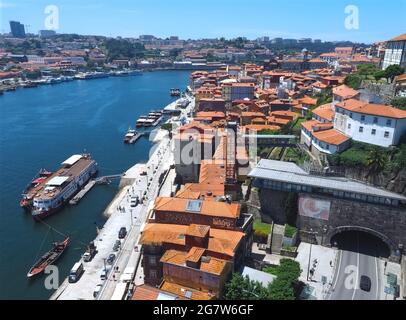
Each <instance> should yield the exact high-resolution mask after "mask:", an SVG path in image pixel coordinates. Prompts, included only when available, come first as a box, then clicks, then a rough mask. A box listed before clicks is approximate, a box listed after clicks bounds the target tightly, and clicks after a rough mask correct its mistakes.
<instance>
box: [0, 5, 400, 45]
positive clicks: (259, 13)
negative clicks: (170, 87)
mask: <svg viewBox="0 0 406 320" xmlns="http://www.w3.org/2000/svg"><path fill="white" fill-rule="evenodd" d="M237 2H238V5H233V6H230V1H229V0H224V1H222V2H221V3H218V2H215V1H213V0H208V1H206V2H205V3H204V5H203V4H202V3H192V4H189V6H188V7H185V6H184V1H182V0H175V1H173V2H171V3H170V4H169V3H166V2H162V1H160V0H153V1H145V0H138V1H136V3H134V1H128V0H122V1H120V5H117V4H113V3H108V2H106V1H104V2H97V1H93V0H91V1H88V2H87V3H86V4H83V3H80V2H79V1H77V0H73V1H69V2H68V1H64V0H57V1H54V2H53V3H52V5H53V6H56V8H57V10H58V11H59V12H58V13H59V19H58V21H57V24H58V29H57V30H56V32H58V33H77V34H82V35H100V36H111V37H117V36H122V37H132V38H136V37H138V36H139V35H142V34H153V35H155V36H157V37H160V38H166V37H170V36H173V35H175V36H179V37H180V38H181V39H202V38H219V37H225V38H235V37H238V36H242V37H246V38H248V39H256V38H259V37H263V36H268V37H270V38H271V39H272V38H275V37H281V38H285V39H286V38H294V39H298V38H312V39H321V40H323V41H353V42H361V43H372V42H377V41H384V40H388V39H391V38H393V37H395V36H397V34H394V33H393V30H399V33H401V32H402V30H404V29H405V28H406V24H405V23H404V21H403V20H402V14H401V12H404V10H395V9H393V8H394V7H393V6H392V7H389V6H388V7H381V6H379V4H378V3H377V4H372V5H371V3H370V2H369V1H365V0H358V1H352V2H351V3H348V2H346V1H340V0H333V1H330V2H329V5H328V6H326V5H325V2H323V1H320V0H312V1H310V2H309V1H308V2H306V3H301V2H299V1H294V2H293V4H292V3H291V4H290V5H289V4H286V3H279V2H276V1H267V2H265V1H263V0H253V1H250V2H249V3H244V2H243V1H240V0H238V1H237ZM398 4H399V6H398V8H402V7H404V8H405V9H406V1H404V0H399V1H398ZM50 5H51V4H50V3H49V2H48V1H45V0H39V1H35V3H34V1H31V0H21V1H18V2H17V1H14V0H7V1H0V11H1V13H0V17H1V19H0V20H1V32H2V33H7V32H9V31H10V28H9V21H10V20H15V21H20V22H21V23H23V24H24V25H25V26H26V30H25V31H26V32H27V33H34V34H37V33H38V31H39V30H43V29H48V28H47V23H49V16H50V15H51V14H52V13H55V11H53V10H52V9H51V11H46V8H47V7H48V6H50ZM347 6H353V7H350V9H349V10H350V11H347V13H346V11H345V10H346V8H347ZM354 6H355V8H356V10H358V17H359V21H358V29H356V28H355V29H348V28H346V19H347V18H348V17H349V16H350V15H351V14H354V11H353V10H352V8H354ZM53 8H55V7H53ZM292 8H294V10H292ZM48 9H49V7H48ZM257 9H260V10H257ZM45 12H47V13H45ZM225 12H226V13H228V14H227V15H224V13H225ZM278 12H283V14H278ZM254 13H255V15H256V19H251V17H252V15H253V14H254ZM273 13H274V14H273ZM275 13H276V14H275ZM209 15H210V16H211V17H212V18H211V19H210V22H211V24H208V23H207V21H206V20H205V19H203V18H202V17H205V16H209ZM384 15H390V16H391V19H390V20H388V21H390V23H387V21H386V22H385V20H384V19H380V18H381V17H382V16H384ZM312 16H317V17H318V19H315V20H314V19H312V18H311V17H312ZM47 18H48V20H47ZM309 19H310V20H309ZM47 21H48V22H47ZM157 21H158V22H159V23H157ZM309 21H311V22H312V23H311V24H310V23H309ZM54 22H55V21H54ZM162 30H165V31H164V32H162ZM280 30H283V31H280ZM366 30H368V32H367V31H366Z"/></svg>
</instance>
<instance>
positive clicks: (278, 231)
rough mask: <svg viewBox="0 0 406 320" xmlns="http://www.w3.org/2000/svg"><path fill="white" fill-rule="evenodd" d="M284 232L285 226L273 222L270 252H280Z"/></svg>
mask: <svg viewBox="0 0 406 320" xmlns="http://www.w3.org/2000/svg"><path fill="white" fill-rule="evenodd" d="M284 233H285V226H284V225H280V224H274V225H273V228H272V238H271V253H272V254H280V253H281V249H282V243H283V235H284Z"/></svg>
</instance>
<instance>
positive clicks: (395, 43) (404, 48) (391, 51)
mask: <svg viewBox="0 0 406 320" xmlns="http://www.w3.org/2000/svg"><path fill="white" fill-rule="evenodd" d="M393 64H397V65H400V66H401V67H402V68H405V69H406V33H404V34H402V35H400V36H398V37H396V38H394V39H392V40H389V41H388V42H387V43H386V49H385V56H384V58H383V63H382V69H383V70H384V69H386V68H387V67H389V66H390V65H393Z"/></svg>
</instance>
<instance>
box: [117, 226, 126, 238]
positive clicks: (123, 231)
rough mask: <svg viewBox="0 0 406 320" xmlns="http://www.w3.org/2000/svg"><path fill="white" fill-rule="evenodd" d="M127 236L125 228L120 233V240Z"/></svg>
mask: <svg viewBox="0 0 406 320" xmlns="http://www.w3.org/2000/svg"><path fill="white" fill-rule="evenodd" d="M126 235H127V229H126V228H125V227H121V229H120V231H119V232H118V238H119V239H124V238H125V236H126Z"/></svg>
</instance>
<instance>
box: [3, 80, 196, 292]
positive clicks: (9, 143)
mask: <svg viewBox="0 0 406 320" xmlns="http://www.w3.org/2000/svg"><path fill="white" fill-rule="evenodd" d="M189 75H190V74H189V73H188V72H151V73H145V74H144V75H143V76H139V77H110V78H104V79H97V80H94V81H70V82H64V83H61V84H59V85H55V86H53V85H52V86H40V87H38V88H36V89H35V90H34V89H33V90H17V91H16V92H15V93H14V94H5V95H4V96H1V97H0V100H1V102H0V105H1V107H0V113H1V117H0V133H1V134H0V152H1V155H2V156H1V157H0V180H1V181H4V188H3V191H2V193H0V211H1V212H2V223H1V224H0V239H1V241H2V244H3V250H1V251H0V261H6V262H10V261H12V262H13V263H3V264H1V265H0V283H1V288H2V290H0V299H37V300H38V299H49V297H50V295H51V294H52V292H53V290H52V291H51V290H47V289H46V288H45V286H44V281H45V277H46V275H40V276H38V277H36V278H35V279H32V280H30V281H28V280H27V279H26V276H25V275H26V274H27V271H28V270H29V268H30V267H31V266H32V264H33V263H34V262H35V260H36V258H37V257H38V255H39V254H41V253H44V252H45V251H47V250H48V249H49V248H50V247H51V245H52V241H53V239H52V236H51V234H50V233H49V234H48V236H47V237H46V235H47V233H48V231H49V230H48V228H47V227H46V226H45V225H43V224H41V223H36V222H35V221H33V219H32V217H31V216H30V215H29V214H26V213H25V212H24V211H23V210H21V208H20V207H19V201H20V197H21V192H22V189H23V188H24V187H25V186H26V185H27V183H28V182H29V181H31V180H32V177H33V176H34V174H35V173H36V172H38V170H39V169H40V168H45V169H47V170H50V171H52V170H55V169H56V168H58V167H59V164H60V163H61V162H62V161H63V160H65V159H66V158H68V157H69V156H70V155H72V154H77V153H83V152H88V153H90V154H91V155H92V157H93V158H94V159H95V160H96V161H97V163H98V167H99V169H100V173H99V175H100V176H107V175H116V174H120V173H123V172H124V171H125V170H127V169H128V168H130V167H131V166H133V164H134V163H146V162H147V161H148V159H149V153H150V150H151V147H152V146H153V143H152V142H151V141H149V139H147V138H146V137H141V138H140V139H139V140H138V141H137V143H136V144H134V145H127V144H124V143H123V137H124V135H125V133H126V132H127V130H128V127H129V126H131V127H134V125H135V122H136V120H137V119H138V118H139V116H141V115H143V114H147V113H148V112H149V111H151V110H152V109H158V108H159V107H162V106H165V105H167V104H170V103H171V102H172V101H175V99H174V98H173V97H170V95H169V91H170V88H172V87H177V88H182V87H186V86H187V84H188V81H189ZM27 137H28V138H27ZM10 156H12V158H10ZM117 193H118V188H117V184H115V183H114V184H110V185H97V186H95V187H94V188H92V190H91V191H90V192H89V193H88V194H86V196H85V197H84V198H83V199H82V200H81V201H80V202H79V203H78V204H77V205H75V206H66V207H65V208H64V209H63V210H61V211H60V212H58V213H57V214H55V215H53V216H51V217H49V218H48V219H47V220H46V223H47V224H49V225H51V226H52V227H53V228H55V229H57V230H59V231H61V232H62V233H64V234H70V235H71V236H72V243H71V245H70V246H69V247H68V248H67V250H66V252H65V253H64V255H63V256H61V258H60V259H59V260H58V263H57V266H58V270H59V278H60V279H61V280H62V279H64V278H65V277H66V276H67V275H68V274H69V271H70V269H71V267H72V265H73V264H74V263H75V261H77V260H78V259H79V258H80V256H81V255H82V254H83V252H84V251H85V250H86V245H87V244H88V243H89V242H90V241H92V240H94V238H95V237H96V226H102V225H103V224H104V223H105V222H106V217H104V215H103V212H104V211H105V210H106V208H107V207H108V205H109V204H110V202H111V201H112V200H113V199H114V197H115V196H116V195H117ZM16 235H18V237H16ZM54 236H55V240H59V236H58V234H54ZM16 252H18V254H16Z"/></svg>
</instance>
